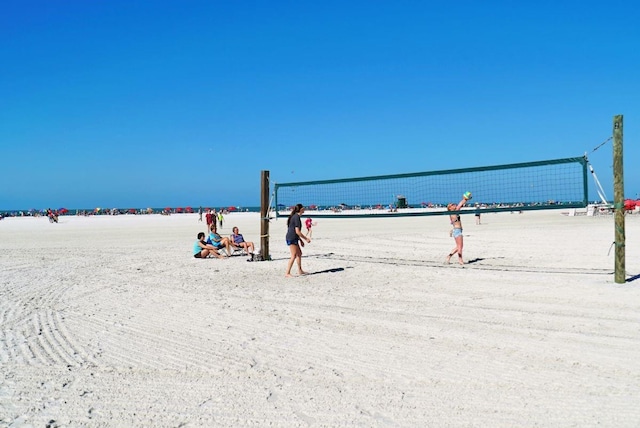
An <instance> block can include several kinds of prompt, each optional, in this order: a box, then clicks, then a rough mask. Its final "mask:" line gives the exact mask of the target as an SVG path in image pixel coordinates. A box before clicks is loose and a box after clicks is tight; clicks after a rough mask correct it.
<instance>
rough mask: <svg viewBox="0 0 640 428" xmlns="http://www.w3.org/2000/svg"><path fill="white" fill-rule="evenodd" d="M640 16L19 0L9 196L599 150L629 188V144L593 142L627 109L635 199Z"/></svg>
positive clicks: (205, 190) (1, 98)
mask: <svg viewBox="0 0 640 428" xmlns="http://www.w3.org/2000/svg"><path fill="white" fill-rule="evenodd" d="M638 22H640V3H638V2H634V1H619V2H614V3H610V2H604V1H597V2H596V1H563V2H557V1H553V2H552V1H536V2H513V1H466V0H462V1H458V2H454V3H451V2H435V1H426V0H425V1H417V0H416V1H404V0H394V1H371V0H369V1H331V0H329V1H327V0H322V1H273V0H271V1H224V2H223V1H188V0H186V1H136V2H131V1H124V0H122V1H121V0H109V1H84V0H83V1H79V0H78V1H73V0H68V1H63V2H51V1H29V0H25V1H12V2H5V4H3V6H2V12H1V13H0V54H1V57H2V66H1V67H0V168H1V171H2V177H3V178H2V183H3V184H2V186H1V187H0V188H1V189H2V190H1V191H0V210H2V209H28V208H32V207H35V208H45V207H49V206H51V207H62V206H66V207H87V208H88V207H146V206H153V207H163V206H188V205H191V206H198V205H205V206H207V205H211V206H227V205H241V206H253V205H259V198H260V171H261V170H269V171H270V176H271V181H272V182H282V183H285V182H292V181H307V180H324V179H334V178H346V177H360V176H370V175H386V174H396V173H409V172H420V171H432V170H440V169H452V168H467V167H475V166H488V165H497V164H504V163H516V162H529V161H538V160H546V159H556V158H565V157H574V156H581V155H583V154H584V153H585V152H587V153H588V154H589V159H590V160H591V162H592V164H593V166H594V168H595V171H596V173H597V175H598V178H599V179H600V180H601V181H602V184H603V186H604V187H605V191H606V193H607V194H608V197H609V198H610V199H611V198H613V169H612V166H613V162H612V157H613V145H612V143H611V142H609V143H607V144H605V145H604V146H602V147H601V148H600V149H598V150H597V151H595V152H593V153H591V151H592V150H593V149H594V148H595V147H597V146H598V145H599V144H600V143H601V142H603V141H604V140H606V139H607V138H609V137H610V136H611V135H612V118H613V116H614V115H616V114H623V115H624V160H625V162H624V166H625V170H624V178H625V196H627V197H634V198H635V197H636V195H638V193H640V168H634V166H635V165H634V164H635V163H636V162H637V160H638V159H640V148H639V147H638V124H639V123H640V102H639V100H640V78H639V77H638V76H640V71H639V70H640V50H638V46H640V25H638ZM589 184H590V187H593V185H592V184H593V183H592V182H591V181H590V183H589ZM468 187H469V189H471V190H472V189H473V185H472V184H470V185H469V186H468ZM593 195H594V196H593V197H595V192H593Z"/></svg>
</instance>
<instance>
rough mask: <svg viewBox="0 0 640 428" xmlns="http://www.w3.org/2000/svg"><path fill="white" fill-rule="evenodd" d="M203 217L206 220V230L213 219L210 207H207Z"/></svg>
mask: <svg viewBox="0 0 640 428" xmlns="http://www.w3.org/2000/svg"><path fill="white" fill-rule="evenodd" d="M204 217H205V219H206V220H207V230H209V229H210V228H211V223H213V222H214V221H215V220H214V218H213V214H212V213H211V210H210V209H208V208H207V213H206V214H205V216H204Z"/></svg>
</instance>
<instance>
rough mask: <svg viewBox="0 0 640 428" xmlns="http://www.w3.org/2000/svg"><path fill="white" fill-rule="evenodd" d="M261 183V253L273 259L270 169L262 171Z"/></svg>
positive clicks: (263, 258)
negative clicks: (271, 252) (270, 225)
mask: <svg viewBox="0 0 640 428" xmlns="http://www.w3.org/2000/svg"><path fill="white" fill-rule="evenodd" d="M260 183H261V184H260V255H261V256H262V260H271V256H270V255H269V171H262V173H261V175H260Z"/></svg>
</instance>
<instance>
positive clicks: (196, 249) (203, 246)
mask: <svg viewBox="0 0 640 428" xmlns="http://www.w3.org/2000/svg"><path fill="white" fill-rule="evenodd" d="M204 236H205V235H204V232H200V233H198V239H196V242H195V243H194V244H193V257H195V258H196V259H206V258H207V257H209V256H214V257H216V258H218V259H224V257H223V256H222V255H220V253H218V250H216V248H215V247H214V246H213V245H210V244H207V243H206V242H204Z"/></svg>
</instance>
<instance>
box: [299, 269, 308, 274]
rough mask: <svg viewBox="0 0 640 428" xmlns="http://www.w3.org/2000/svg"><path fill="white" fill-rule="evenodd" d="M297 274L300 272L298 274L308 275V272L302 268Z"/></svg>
mask: <svg viewBox="0 0 640 428" xmlns="http://www.w3.org/2000/svg"><path fill="white" fill-rule="evenodd" d="M299 274H300V275H308V273H307V272H305V271H303V270H301V271H300V272H299Z"/></svg>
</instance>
